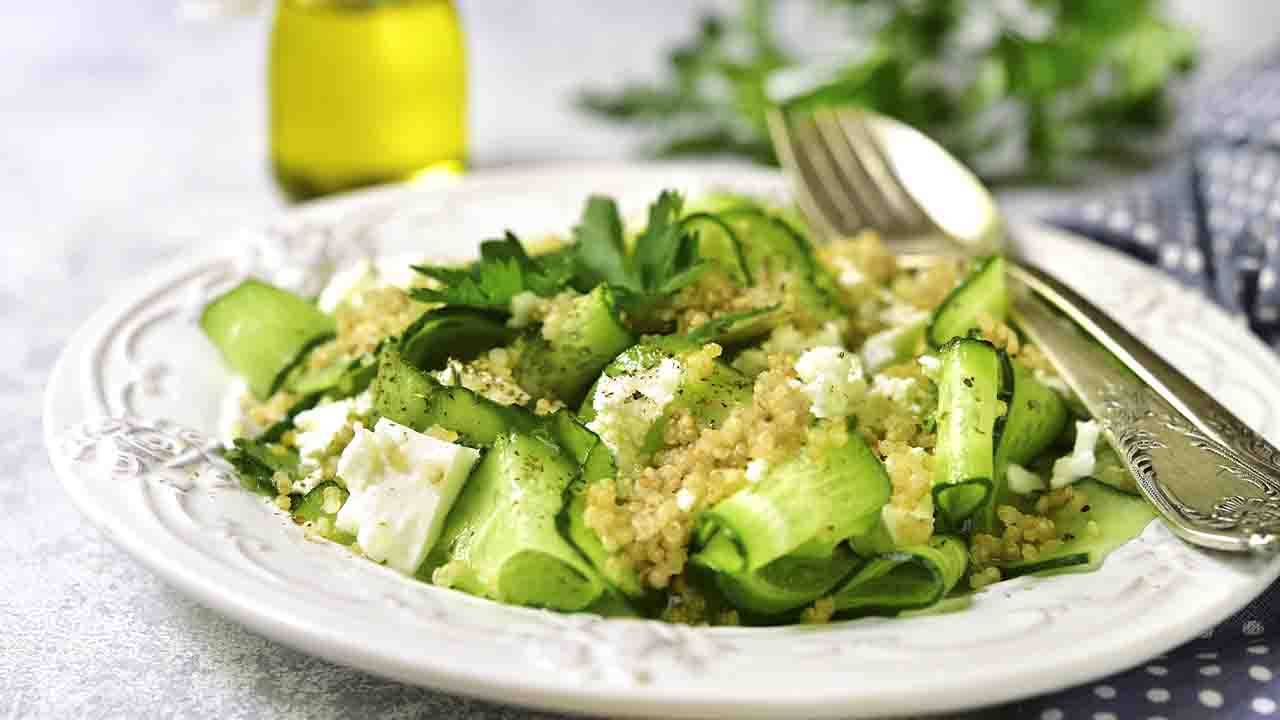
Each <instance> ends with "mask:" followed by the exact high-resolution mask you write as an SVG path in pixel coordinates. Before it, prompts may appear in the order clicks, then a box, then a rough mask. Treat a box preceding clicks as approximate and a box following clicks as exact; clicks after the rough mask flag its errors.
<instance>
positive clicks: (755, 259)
mask: <svg viewBox="0 0 1280 720" xmlns="http://www.w3.org/2000/svg"><path fill="white" fill-rule="evenodd" d="M720 218H721V219H722V220H724V222H725V223H726V224H728V225H729V227H731V228H733V231H734V232H735V233H736V234H737V236H738V239H739V240H740V241H741V242H742V250H743V255H744V256H745V258H746V266H747V268H748V269H749V272H750V274H751V277H752V278H753V279H754V280H755V281H756V282H760V281H762V280H764V279H765V278H774V279H776V278H779V277H783V276H787V277H789V278H790V280H791V281H790V282H789V283H788V292H789V293H791V294H793V295H794V298H795V300H796V307H797V308H798V309H799V310H800V312H802V313H804V314H805V315H807V316H808V317H809V318H810V319H811V320H812V321H813V322H815V323H819V324H820V323H822V322H825V321H827V320H836V319H839V317H840V316H842V315H843V310H842V309H841V307H840V301H839V299H838V298H839V294H838V292H837V290H836V283H835V280H834V279H832V278H831V275H830V273H829V272H827V270H826V268H824V267H823V266H822V265H821V264H820V263H818V261H817V260H816V259H815V258H814V254H813V246H811V245H810V244H809V241H808V240H806V239H805V238H804V236H803V235H801V234H800V233H798V232H796V230H795V228H793V227H791V226H790V225H788V224H787V223H786V221H784V220H781V219H779V218H777V217H775V216H773V215H770V214H769V213H766V212H764V211H763V210H760V209H757V208H753V207H740V208H735V209H730V210H726V211H724V212H722V213H720ZM785 320H786V318H785V317H777V316H775V315H769V316H763V317H762V318H761V319H760V321H759V325H760V328H759V329H760V332H761V333H763V332H764V331H766V330H769V329H772V328H773V327H774V326H776V325H777V324H778V323H780V322H785ZM770 323H772V324H770Z"/></svg>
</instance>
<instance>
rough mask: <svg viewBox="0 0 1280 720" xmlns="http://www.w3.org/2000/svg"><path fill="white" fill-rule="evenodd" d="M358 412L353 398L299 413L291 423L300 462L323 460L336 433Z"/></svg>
mask: <svg viewBox="0 0 1280 720" xmlns="http://www.w3.org/2000/svg"><path fill="white" fill-rule="evenodd" d="M361 415H362V413H361V412H360V409H359V408H357V405H356V400H355V399H349V400H338V401H336V402H331V403H325V404H323V405H317V406H315V407H313V408H311V409H310V410H304V411H303V412H300V413H298V416H297V417H296V418H294V419H293V425H294V427H295V428H297V430H298V433H297V437H298V440H297V443H298V456H299V457H300V458H301V460H302V461H303V463H310V464H319V463H320V461H322V460H324V457H325V455H328V454H329V450H330V448H332V447H333V443H334V441H335V440H336V439H337V437H338V435H339V434H340V433H342V431H343V430H345V429H346V428H347V426H348V424H350V423H351V422H352V421H353V419H358V418H359V417H360V416H361Z"/></svg>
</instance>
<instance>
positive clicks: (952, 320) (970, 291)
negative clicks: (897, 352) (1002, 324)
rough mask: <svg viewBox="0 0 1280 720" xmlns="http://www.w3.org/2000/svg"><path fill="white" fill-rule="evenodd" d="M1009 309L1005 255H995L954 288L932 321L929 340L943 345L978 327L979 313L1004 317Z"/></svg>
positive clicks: (992, 316)
mask: <svg viewBox="0 0 1280 720" xmlns="http://www.w3.org/2000/svg"><path fill="white" fill-rule="evenodd" d="M1008 312H1009V297H1008V292H1007V290H1006V288H1005V277H1004V258H1003V257H1001V256H999V255H993V256H991V257H990V258H987V259H986V260H985V261H983V262H982V264H980V265H979V266H978V267H977V268H976V269H975V270H974V271H973V273H972V274H970V275H969V278H968V279H967V280H965V281H964V283H962V284H961V285H960V287H957V288H956V289H955V290H952V291H951V294H950V295H948V296H947V298H946V299H945V300H943V301H942V304H941V305H939V306H938V309H937V310H935V311H934V314H933V320H932V322H930V323H929V330H928V338H929V344H930V345H932V346H933V347H936V348H940V347H942V346H943V345H945V344H947V343H948V342H949V341H951V340H952V339H954V338H958V337H964V336H966V335H968V334H969V331H970V330H973V329H975V328H977V327H978V316H979V315H981V314H982V313H986V314H988V315H990V316H991V318H992V319H994V320H1004V319H1005V316H1006V315H1008Z"/></svg>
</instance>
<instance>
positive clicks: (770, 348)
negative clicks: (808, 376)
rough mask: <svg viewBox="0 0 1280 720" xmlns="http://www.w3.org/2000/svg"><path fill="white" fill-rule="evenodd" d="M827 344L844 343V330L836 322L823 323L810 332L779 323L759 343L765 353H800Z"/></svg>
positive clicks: (841, 344) (836, 344) (837, 344)
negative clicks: (766, 337)
mask: <svg viewBox="0 0 1280 720" xmlns="http://www.w3.org/2000/svg"><path fill="white" fill-rule="evenodd" d="M828 345H833V346H843V345H844V332H843V330H842V328H841V326H840V323H838V322H835V321H830V322H826V323H823V325H822V327H821V328H820V329H818V330H817V331H815V332H811V333H803V332H800V331H799V330H797V329H796V327H795V326H794V325H780V326H778V327H776V328H774V329H773V332H772V333H770V334H769V337H768V339H766V340H765V341H764V342H763V343H762V344H761V345H760V349H761V350H763V351H764V352H765V353H766V354H769V353H787V354H791V355H800V354H801V353H804V352H805V351H808V350H812V349H814V348H816V347H825V346H828Z"/></svg>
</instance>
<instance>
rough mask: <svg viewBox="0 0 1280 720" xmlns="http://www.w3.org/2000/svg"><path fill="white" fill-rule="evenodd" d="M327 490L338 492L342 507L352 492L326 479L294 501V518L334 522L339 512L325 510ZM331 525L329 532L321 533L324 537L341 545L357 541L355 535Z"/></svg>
mask: <svg viewBox="0 0 1280 720" xmlns="http://www.w3.org/2000/svg"><path fill="white" fill-rule="evenodd" d="M329 488H333V490H332V491H330V490H329ZM326 492H336V493H338V497H339V498H340V502H339V503H338V506H339V507H341V506H342V504H343V503H345V502H346V501H347V497H349V495H350V493H348V492H347V489H346V488H344V487H342V486H341V485H339V484H338V483H336V482H334V481H332V480H326V481H324V482H322V483H320V484H319V485H317V486H315V487H313V488H311V490H310V492H308V493H307V494H306V495H303V496H302V497H301V498H299V499H298V501H297V502H296V503H294V506H293V508H292V510H290V512H291V513H292V515H293V517H294V519H295V520H303V521H306V522H313V523H314V522H315V521H317V520H320V519H321V518H327V519H328V520H329V521H330V522H332V521H333V520H334V519H335V518H336V517H337V513H336V512H327V511H326V510H325V508H324V504H325V493H326ZM330 527H331V529H330V530H329V531H328V532H322V533H321V535H322V536H323V537H325V538H327V539H329V540H332V541H334V542H336V543H338V544H340V545H350V544H351V543H353V542H355V541H356V536H355V535H351V534H349V533H345V532H342V531H341V530H339V529H337V528H335V527H332V526H330Z"/></svg>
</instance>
